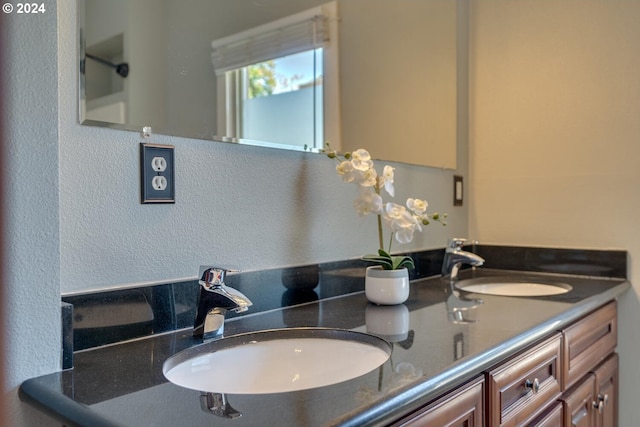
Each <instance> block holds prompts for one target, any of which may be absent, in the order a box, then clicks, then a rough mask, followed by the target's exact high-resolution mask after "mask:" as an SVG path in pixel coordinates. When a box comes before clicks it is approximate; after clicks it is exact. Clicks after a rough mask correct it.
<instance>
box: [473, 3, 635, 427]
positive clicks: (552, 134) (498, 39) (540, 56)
mask: <svg viewBox="0 0 640 427" xmlns="http://www.w3.org/2000/svg"><path fill="white" fill-rule="evenodd" d="M471 17H472V18H471V27H472V29H471V35H472V36H471V40H472V42H471V65H470V68H471V85H472V87H471V94H472V102H471V108H470V114H471V122H470V166H469V168H470V174H471V182H472V185H473V189H472V196H473V198H472V206H471V209H470V231H471V235H472V236H473V237H474V238H476V239H478V240H480V241H481V242H485V243H497V244H514V245H535V246H565V247H579V248H621V249H626V250H628V251H629V253H630V274H631V276H630V277H631V280H632V282H633V281H635V282H638V279H637V277H635V276H636V275H635V274H634V272H637V271H639V270H640V265H639V261H638V253H640V227H638V218H639V215H638V214H639V213H640V192H639V191H638V181H639V179H640V168H639V167H638V159H640V143H639V140H638V135H640V120H638V117H639V112H640V79H639V78H638V76H639V75H640V51H639V50H638V40H640V26H638V22H640V2H637V1H606V0H553V1H550V0H543V1H540V0H519V1H509V0H492V1H478V2H473V4H472V13H471ZM634 285H635V286H634V288H633V290H632V291H631V292H629V293H627V295H625V297H624V298H623V299H622V300H621V302H620V330H619V347H618V350H619V352H620V354H621V375H620V380H621V418H620V426H624V427H626V426H632V425H637V420H638V419H640V407H638V405H637V399H636V397H635V395H636V392H637V387H638V385H639V384H640V370H638V369H637V363H638V357H637V354H638V352H640V335H639V334H638V333H637V325H639V324H640V304H639V302H638V296H637V294H638V290H639V289H640V284H638V283H635V284H634Z"/></svg>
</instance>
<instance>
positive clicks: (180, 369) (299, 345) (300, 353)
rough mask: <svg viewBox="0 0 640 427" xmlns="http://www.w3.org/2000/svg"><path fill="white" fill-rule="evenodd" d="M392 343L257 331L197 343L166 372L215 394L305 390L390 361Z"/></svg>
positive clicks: (357, 336)
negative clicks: (200, 343)
mask: <svg viewBox="0 0 640 427" xmlns="http://www.w3.org/2000/svg"><path fill="white" fill-rule="evenodd" d="M390 354H391V345H390V344H389V343H388V342H387V341H385V340H383V339H381V338H379V337H376V336H373V335H369V334H365V333H360V332H353V331H347V330H341V329H325V328H292V329H274V330H269V331H260V332H253V333H248V334H242V335H235V336H231V337H227V338H222V339H220V340H217V341H211V342H209V343H206V344H203V345H200V346H197V347H193V348H190V349H187V350H184V351H182V352H180V353H177V354H175V355H174V356H172V357H170V358H169V359H167V361H166V362H165V363H164V365H163V369H162V371H163V373H164V376H165V377H166V378H167V379H168V380H169V381H171V382H172V383H174V384H177V385H179V386H182V387H185V388H189V389H193V390H198V391H203V392H214V393H230V394H261V393H280V392H287V391H296V390H304V389H309V388H315V387H322V386H326V385H330V384H336V383H339V382H342V381H346V380H349V379H352V378H356V377H359V376H361V375H364V374H366V373H368V372H370V371H372V370H374V369H375V368H377V367H379V366H380V365H382V364H383V363H384V362H386V361H387V360H388V359H389V355H390Z"/></svg>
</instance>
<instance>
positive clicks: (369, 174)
mask: <svg viewBox="0 0 640 427" xmlns="http://www.w3.org/2000/svg"><path fill="white" fill-rule="evenodd" d="M358 172H359V179H360V181H359V182H358V184H360V185H361V186H362V187H373V186H375V185H376V182H378V172H376V170H375V169H374V168H371V169H367V170H366V171H358Z"/></svg>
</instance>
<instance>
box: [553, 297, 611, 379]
mask: <svg viewBox="0 0 640 427" xmlns="http://www.w3.org/2000/svg"><path fill="white" fill-rule="evenodd" d="M616 314H617V310H616V303H615V301H614V302H611V303H609V304H607V305H605V306H603V307H602V308H599V309H598V310H596V311H594V312H593V313H592V314H590V315H588V316H587V317H585V318H583V319H582V320H579V321H578V322H576V323H574V324H573V325H571V326H569V327H568V328H566V329H564V330H563V331H562V333H563V335H564V354H565V360H564V363H563V365H564V366H563V371H564V375H563V377H564V381H565V382H564V383H563V390H566V389H568V388H569V387H571V386H572V385H573V384H575V383H576V381H578V380H579V379H580V378H582V377H583V376H584V375H585V374H587V373H588V372H589V371H590V370H591V369H592V368H593V367H594V366H596V365H598V364H599V363H600V362H601V361H603V360H604V359H605V358H606V357H607V356H608V355H609V354H610V353H612V352H613V350H614V349H615V347H616V345H617V343H618V323H617V318H616Z"/></svg>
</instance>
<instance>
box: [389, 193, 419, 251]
mask: <svg viewBox="0 0 640 427" xmlns="http://www.w3.org/2000/svg"><path fill="white" fill-rule="evenodd" d="M383 218H384V220H385V222H386V223H387V224H388V225H389V228H390V229H391V231H392V232H393V233H394V236H395V239H396V241H398V243H409V242H410V241H411V240H413V233H414V232H415V231H416V230H419V231H422V227H421V225H420V223H419V222H418V221H417V219H416V217H415V216H413V215H412V214H411V212H409V211H407V209H406V208H405V207H404V206H401V205H398V204H395V203H387V204H386V205H385V209H384V215H383Z"/></svg>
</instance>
